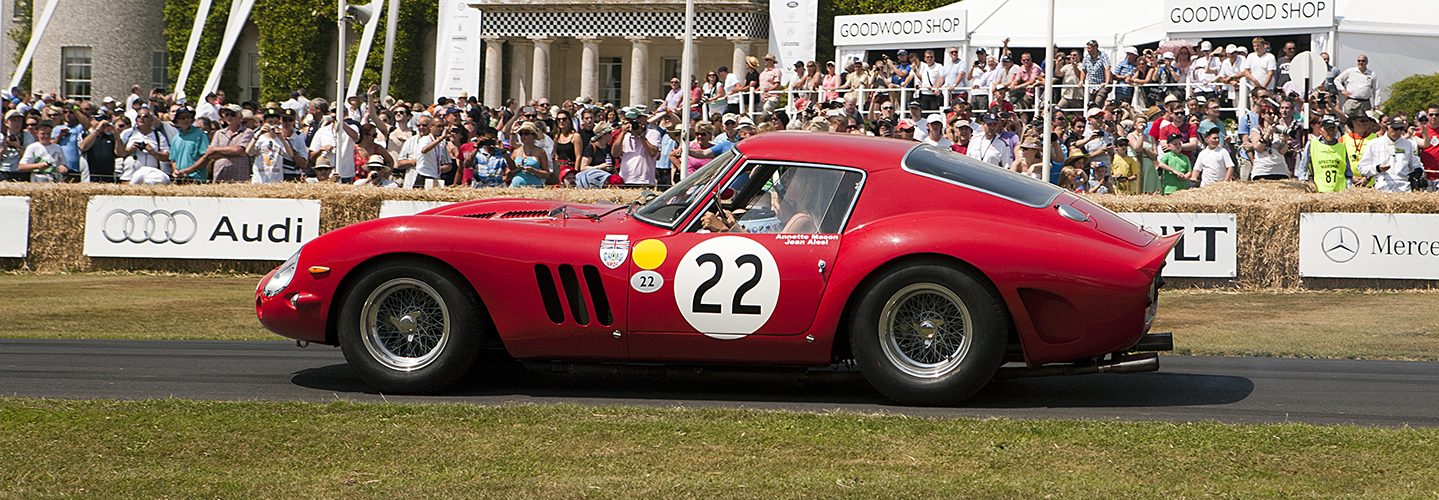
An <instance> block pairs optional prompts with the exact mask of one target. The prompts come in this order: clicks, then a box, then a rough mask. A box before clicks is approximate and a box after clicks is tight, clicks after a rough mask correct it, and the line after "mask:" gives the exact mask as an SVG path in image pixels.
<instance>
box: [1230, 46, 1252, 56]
mask: <svg viewBox="0 0 1439 500" xmlns="http://www.w3.org/2000/svg"><path fill="white" fill-rule="evenodd" d="M1230 52H1238V53H1240V54H1248V53H1249V47H1245V46H1243V45H1236V46H1234V49H1233V50H1231V51H1230Z"/></svg>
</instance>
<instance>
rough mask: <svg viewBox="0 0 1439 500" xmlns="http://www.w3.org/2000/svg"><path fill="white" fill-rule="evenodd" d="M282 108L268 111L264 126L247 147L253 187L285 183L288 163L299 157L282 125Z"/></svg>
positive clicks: (258, 130) (261, 126) (267, 109)
mask: <svg viewBox="0 0 1439 500" xmlns="http://www.w3.org/2000/svg"><path fill="white" fill-rule="evenodd" d="M280 119H281V112H280V109H279V108H266V109H265V111H264V120H265V121H264V123H263V124H262V125H260V126H259V128H257V129H256V131H255V134H254V135H253V136H252V138H251V139H250V142H249V144H247V145H246V146H245V152H246V153H247V154H249V155H250V165H251V170H250V183H252V184H273V183H278V182H284V180H285V160H286V159H291V160H292V161H293V159H294V158H295V157H296V156H299V154H300V153H299V151H298V150H296V149H295V147H294V143H293V142H291V141H290V137H289V135H288V134H287V133H286V132H285V129H284V127H283V126H282V125H281V124H280Z"/></svg>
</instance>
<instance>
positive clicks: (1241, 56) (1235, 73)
mask: <svg viewBox="0 0 1439 500" xmlns="http://www.w3.org/2000/svg"><path fill="white" fill-rule="evenodd" d="M1225 52H1226V53H1228V54H1229V57H1227V58H1225V59H1224V60H1223V61H1221V62H1220V63H1219V81H1220V82H1221V83H1224V84H1226V85H1228V86H1229V89H1228V96H1229V102H1234V101H1235V100H1236V99H1237V98H1238V97H1237V96H1238V95H1239V92H1240V84H1241V83H1242V82H1245V81H1248V80H1246V79H1245V76H1244V75H1245V74H1246V71H1247V70H1248V69H1249V68H1248V67H1246V66H1245V63H1246V62H1247V59H1246V58H1247V57H1248V56H1249V48H1248V47H1245V46H1243V45H1227V46H1225Z"/></svg>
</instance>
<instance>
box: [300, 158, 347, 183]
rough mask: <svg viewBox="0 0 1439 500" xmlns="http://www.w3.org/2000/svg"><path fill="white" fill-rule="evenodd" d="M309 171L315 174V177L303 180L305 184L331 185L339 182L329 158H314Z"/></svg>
mask: <svg viewBox="0 0 1439 500" xmlns="http://www.w3.org/2000/svg"><path fill="white" fill-rule="evenodd" d="M311 170H313V171H314V172H315V176H314V177H310V178H307V179H305V182H324V183H333V182H339V180H340V176H338V175H335V167H334V165H331V164H330V157H329V156H325V155H320V156H318V157H316V158H315V163H314V166H313V167H312V168H311Z"/></svg>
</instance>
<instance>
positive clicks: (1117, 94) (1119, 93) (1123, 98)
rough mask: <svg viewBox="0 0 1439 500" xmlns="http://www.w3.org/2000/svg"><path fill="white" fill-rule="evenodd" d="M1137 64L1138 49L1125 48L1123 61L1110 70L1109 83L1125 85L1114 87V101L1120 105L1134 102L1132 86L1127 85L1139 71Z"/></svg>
mask: <svg viewBox="0 0 1439 500" xmlns="http://www.w3.org/2000/svg"><path fill="white" fill-rule="evenodd" d="M1138 62H1139V49H1136V48H1134V47H1125V48H1124V60H1122V61H1119V64H1116V65H1114V68H1113V69H1111V70H1110V72H1111V75H1110V80H1111V81H1118V82H1122V83H1125V85H1116V86H1115V87H1114V100H1115V101H1118V102H1120V103H1131V102H1134V86H1133V85H1129V84H1128V83H1130V82H1129V80H1130V79H1131V78H1133V77H1134V76H1135V73H1136V72H1137V71H1138V69H1139V67H1138V65H1137V64H1136V63H1138Z"/></svg>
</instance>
